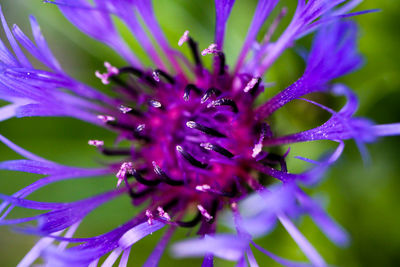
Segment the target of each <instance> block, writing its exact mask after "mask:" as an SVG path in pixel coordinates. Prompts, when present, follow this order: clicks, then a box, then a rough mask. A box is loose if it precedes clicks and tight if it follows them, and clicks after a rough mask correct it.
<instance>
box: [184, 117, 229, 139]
mask: <svg viewBox="0 0 400 267" xmlns="http://www.w3.org/2000/svg"><path fill="white" fill-rule="evenodd" d="M186 126H187V127H189V128H192V129H196V130H199V131H201V132H203V133H205V134H208V135H211V136H215V137H226V135H224V134H222V133H220V132H218V131H217V130H214V129H213V128H210V127H207V126H204V125H201V124H199V123H197V122H194V121H188V122H186Z"/></svg>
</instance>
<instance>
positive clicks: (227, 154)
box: [200, 143, 235, 158]
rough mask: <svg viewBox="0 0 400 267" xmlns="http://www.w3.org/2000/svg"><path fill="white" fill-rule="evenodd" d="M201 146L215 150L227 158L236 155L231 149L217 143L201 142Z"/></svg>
mask: <svg viewBox="0 0 400 267" xmlns="http://www.w3.org/2000/svg"><path fill="white" fill-rule="evenodd" d="M200 146H201V147H203V148H204V149H207V150H212V151H215V152H217V153H219V154H221V155H222V156H225V157H227V158H233V157H234V156H235V155H233V154H232V153H231V152H230V151H228V150H227V149H225V148H223V147H222V146H220V145H217V144H211V143H201V144H200Z"/></svg>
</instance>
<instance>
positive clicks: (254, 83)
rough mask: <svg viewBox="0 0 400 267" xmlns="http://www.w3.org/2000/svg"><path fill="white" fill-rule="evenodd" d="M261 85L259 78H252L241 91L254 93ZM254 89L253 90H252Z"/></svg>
mask: <svg viewBox="0 0 400 267" xmlns="http://www.w3.org/2000/svg"><path fill="white" fill-rule="evenodd" d="M260 83H261V78H260V77H254V78H252V79H251V80H250V81H249V82H248V83H247V85H246V87H245V88H244V89H243V91H244V92H245V93H248V92H250V91H251V90H252V91H253V92H254V91H256V90H257V88H258V86H260ZM253 89H254V90H253Z"/></svg>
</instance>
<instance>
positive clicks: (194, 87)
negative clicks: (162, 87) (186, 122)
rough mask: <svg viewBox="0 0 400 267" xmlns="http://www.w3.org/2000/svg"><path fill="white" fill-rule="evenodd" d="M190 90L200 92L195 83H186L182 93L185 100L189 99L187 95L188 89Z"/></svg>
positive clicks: (188, 93)
mask: <svg viewBox="0 0 400 267" xmlns="http://www.w3.org/2000/svg"><path fill="white" fill-rule="evenodd" d="M191 90H193V91H195V92H197V93H200V92H201V90H200V89H199V88H197V86H196V85H194V84H191V83H189V84H188V85H186V87H185V91H184V93H183V99H184V100H185V101H189V95H190V91H191Z"/></svg>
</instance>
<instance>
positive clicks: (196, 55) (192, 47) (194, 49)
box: [188, 37, 203, 67]
mask: <svg viewBox="0 0 400 267" xmlns="http://www.w3.org/2000/svg"><path fill="white" fill-rule="evenodd" d="M188 44H189V47H190V50H191V51H192V55H193V59H194V62H195V64H196V66H198V67H203V63H202V62H201V59H200V54H199V48H198V45H197V43H196V42H195V41H193V39H192V38H190V37H189V38H188Z"/></svg>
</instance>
